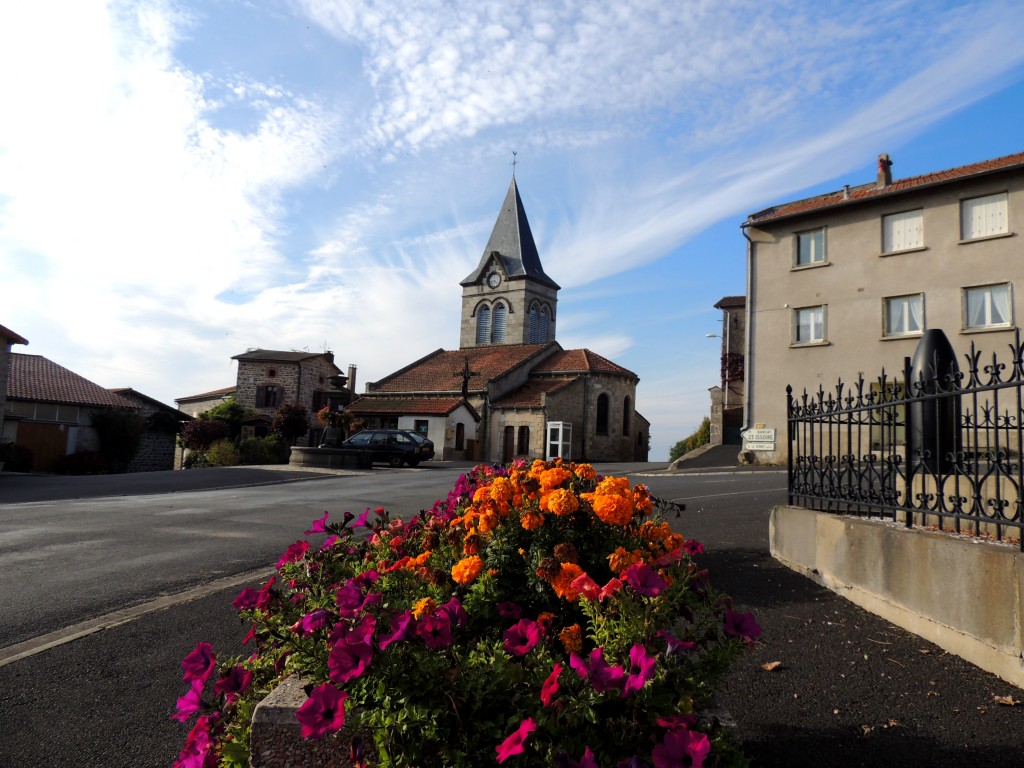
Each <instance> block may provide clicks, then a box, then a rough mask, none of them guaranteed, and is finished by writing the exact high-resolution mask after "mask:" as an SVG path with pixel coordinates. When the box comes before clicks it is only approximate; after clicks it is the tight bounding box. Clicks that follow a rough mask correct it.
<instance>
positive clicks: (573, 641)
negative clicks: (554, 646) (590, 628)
mask: <svg viewBox="0 0 1024 768" xmlns="http://www.w3.org/2000/svg"><path fill="white" fill-rule="evenodd" d="M558 639H559V640H561V641H562V647H563V648H565V652H566V653H580V652H581V651H582V650H583V630H582V629H580V625H579V624H573V625H572V626H571V627H566V628H565V629H563V630H562V631H561V632H559V633H558Z"/></svg>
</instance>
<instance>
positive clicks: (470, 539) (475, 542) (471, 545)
mask: <svg viewBox="0 0 1024 768" xmlns="http://www.w3.org/2000/svg"><path fill="white" fill-rule="evenodd" d="M462 554H464V555H478V554H480V534H478V533H471V534H469V535H468V536H466V538H465V539H463V540H462Z"/></svg>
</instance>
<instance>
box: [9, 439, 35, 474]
mask: <svg viewBox="0 0 1024 768" xmlns="http://www.w3.org/2000/svg"><path fill="white" fill-rule="evenodd" d="M34 461H35V457H34V456H33V455H32V451H31V450H30V449H29V448H26V447H25V446H24V445H15V444H14V443H3V442H0V464H3V465H4V472H31V471H32V463H33V462H34Z"/></svg>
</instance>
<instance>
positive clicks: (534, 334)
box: [530, 304, 538, 344]
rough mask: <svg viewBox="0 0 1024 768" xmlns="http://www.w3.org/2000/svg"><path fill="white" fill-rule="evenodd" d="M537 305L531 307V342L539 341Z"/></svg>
mask: <svg viewBox="0 0 1024 768" xmlns="http://www.w3.org/2000/svg"><path fill="white" fill-rule="evenodd" d="M537 338H538V337H537V305H536V304H534V305H533V306H532V307H530V343H531V344H536V343H537Z"/></svg>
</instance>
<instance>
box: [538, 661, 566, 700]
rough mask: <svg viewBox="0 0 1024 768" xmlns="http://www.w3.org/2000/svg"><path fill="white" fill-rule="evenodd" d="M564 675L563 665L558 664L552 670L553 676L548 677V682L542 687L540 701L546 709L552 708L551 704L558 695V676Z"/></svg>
mask: <svg viewBox="0 0 1024 768" xmlns="http://www.w3.org/2000/svg"><path fill="white" fill-rule="evenodd" d="M561 674H562V664H561V662H557V663H556V664H555V666H554V668H552V670H551V674H550V675H548V678H547V680H545V681H544V684H543V685H542V686H541V687H540V700H541V703H542V704H543V705H544V706H545V707H550V706H551V702H552V701H553V700H554V698H555V694H556V693H558V676H559V675H561Z"/></svg>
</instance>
